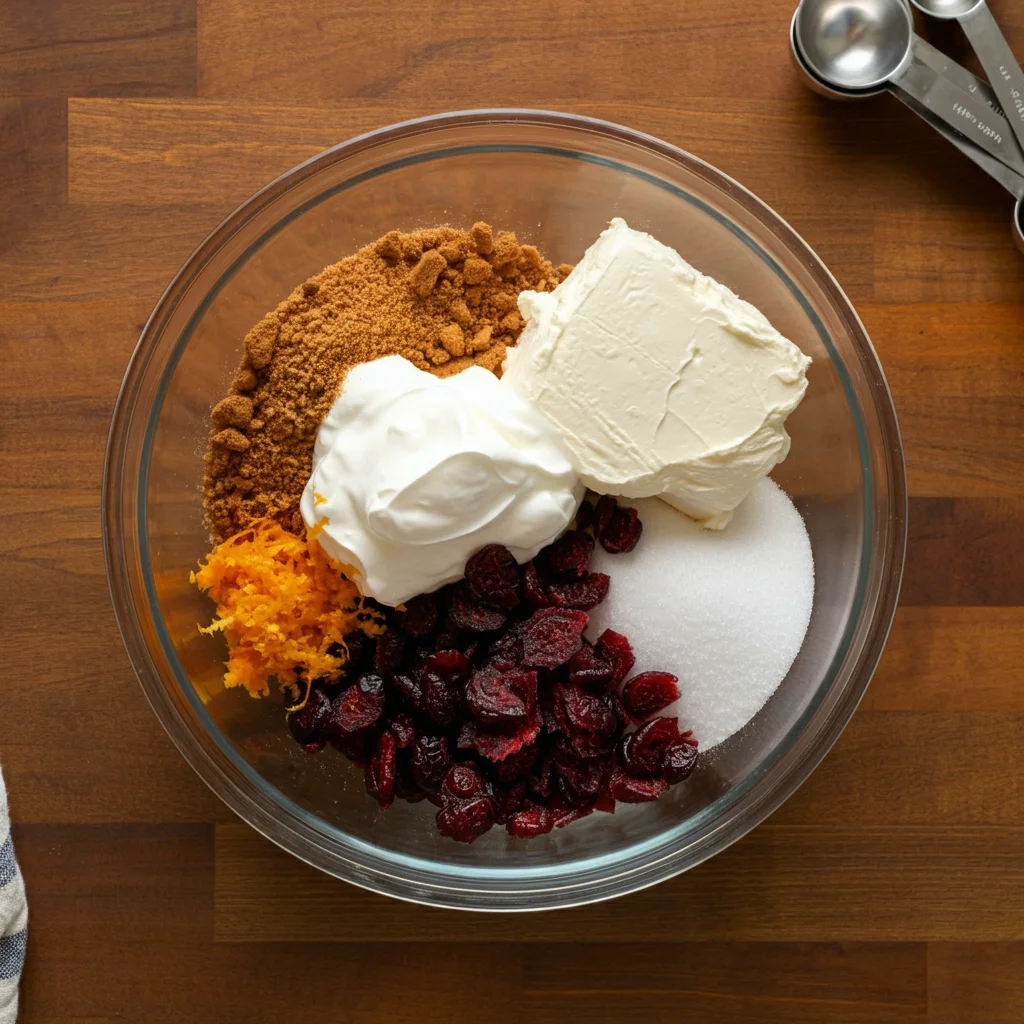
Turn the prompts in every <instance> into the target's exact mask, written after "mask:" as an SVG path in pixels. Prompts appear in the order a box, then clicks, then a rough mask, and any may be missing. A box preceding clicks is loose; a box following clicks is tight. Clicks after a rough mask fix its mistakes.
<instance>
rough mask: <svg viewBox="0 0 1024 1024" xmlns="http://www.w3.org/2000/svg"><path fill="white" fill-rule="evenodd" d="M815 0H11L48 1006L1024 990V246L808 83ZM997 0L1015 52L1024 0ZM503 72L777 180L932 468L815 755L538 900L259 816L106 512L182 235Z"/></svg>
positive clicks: (95, 1014)
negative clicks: (434, 880)
mask: <svg viewBox="0 0 1024 1024" xmlns="http://www.w3.org/2000/svg"><path fill="white" fill-rule="evenodd" d="M792 5H793V0H761V2H758V3H754V2H752V0H687V2H679V0H648V2H647V3H644V4H642V5H640V4H635V5H634V4H624V3H621V2H616V0H589V2H584V0H562V2H560V3H550V2H544V3H539V2H535V0H521V2H519V3H516V4H513V5H492V4H489V3H486V2H484V0H471V2H468V3H447V4H444V3H439V2H436V0H419V2H416V3H410V2H406V0H396V2H392V3H389V4H386V5H385V4H375V3H368V4H367V3H355V2H353V0H262V2H260V3H256V2H255V0H248V2H247V0H116V2H115V0H77V2H75V3H68V2H64V0H33V2H31V3H28V2H22V0H2V2H0V14H2V24H3V30H2V32H0V97H2V98H0V538H2V539H0V544H2V550H3V555H4V558H3V566H4V570H5V572H6V573H9V574H10V576H9V577H8V578H6V579H5V580H4V582H3V585H2V587H0V615H2V621H3V631H2V634H0V635H2V640H0V642H2V645H3V648H2V665H3V676H4V682H3V684H2V690H0V759H2V762H3V765H4V770H5V772H6V775H7V780H8V786H9V789H10V797H11V805H12V809H13V815H14V818H15V821H16V827H15V840H16V844H17V851H18V854H19V856H20V858H21V862H22V865H23V867H24V873H25V876H26V881H27V884H28V890H29V896H30V900H31V930H30V945H29V963H28V968H27V976H26V978H25V983H24V991H23V1003H24V1013H23V1020H24V1021H25V1022H28V1024H34V1022H44V1021H45V1022H48V1024H57V1022H70V1021H75V1022H80V1024H84V1022H89V1024H98V1022H101V1021H102V1022H105V1021H110V1020H114V1019H117V1020H130V1021H147V1022H148V1021H186V1020H187V1021H200V1022H221V1021H229V1020H230V1021H234V1020H239V1021H242V1020H244V1021H247V1022H259V1021H283V1020H291V1019H295V1020H299V1019H302V1020H306V1019H315V1018H319V1019H325V1020H327V1019H330V1020H344V1021H348V1022H355V1024H359V1022H381V1024H387V1022H391V1021H400V1020H401V1021H405V1020H437V1021H446V1022H462V1021H467V1022H468V1021H487V1022H494V1024H500V1022H504V1021H527V1020H529V1021H537V1022H541V1021H552V1022H554V1021H562V1020H569V1019H573V1018H575V1017H577V1016H578V1017H580V1018H583V1017H584V1016H585V1015H586V1016H587V1017H588V1018H589V1019H591V1020H593V1021H608V1022H612V1021H615V1022H618V1021H627V1020H645V1021H649V1022H658V1021H666V1022H668V1021H672V1022H676V1021H679V1020H704V1019H706V1020H712V1019H713V1020H715V1021H719V1022H733V1021H738V1022H759V1024H760V1022H775V1021H779V1022H782V1021H786V1022H795V1021H808V1022H821V1021H828V1022H834V1021H840V1022H847V1021H849V1022H854V1021H856V1022H870V1024H889V1022H903V1021H923V1020H927V1021H931V1022H933V1024H952V1022H979V1024H1000V1022H1010V1021H1014V1022H1018V1021H1021V1020H1022V1019H1024V969H1022V968H1024V669H1022V662H1024V259H1022V258H1021V257H1020V256H1019V255H1018V254H1017V253H1016V252H1015V250H1014V248H1013V246H1012V243H1011V240H1010V235H1009V229H1008V219H1009V214H1010V203H1009V201H1008V199H1007V197H1006V196H1005V195H1004V194H1002V193H1001V192H1000V191H999V189H998V188H997V187H996V186H994V185H992V184H991V183H989V182H988V181H986V180H985V179H984V178H982V176H981V175H980V173H979V172H977V171H976V169H975V168H974V167H973V166H971V165H970V164H968V163H967V162H966V161H965V160H964V159H963V158H962V157H960V156H959V155H958V154H956V153H954V152H953V151H952V150H951V149H950V148H949V147H947V146H946V145H945V144H944V143H942V142H941V140H939V139H937V138H934V137H932V135H931V134H929V132H928V130H927V129H926V128H925V127H924V126H923V125H921V124H920V123H918V122H917V120H916V119H914V118H913V117H912V116H911V115H910V114H909V113H908V112H907V111H906V110H905V109H903V108H902V107H901V106H900V105H899V104H897V103H896V102H894V101H892V100H891V99H889V98H883V99H881V100H878V101H874V102H870V103H867V104H865V105H849V106H835V105H829V104H828V103H827V102H825V101H822V100H818V99H817V98H815V97H812V96H811V95H809V94H808V93H807V92H806V91H804V89H803V87H802V86H801V85H800V84H799V82H798V81H797V78H796V75H795V73H794V71H793V69H792V68H791V66H790V58H789V53H788V49H787V29H788V22H789V17H790V15H791V12H792ZM992 7H993V8H994V10H995V13H996V15H997V17H998V18H999V19H1000V20H1001V21H1002V23H1003V24H1004V26H1005V28H1006V31H1007V35H1008V36H1009V38H1010V40H1011V42H1013V43H1014V44H1015V45H1016V47H1017V49H1018V52H1019V53H1021V54H1022V55H1024V5H1022V4H1020V3H1015V2H1014V0H992ZM932 37H933V38H938V40H939V41H940V43H941V44H942V45H943V46H944V47H946V48H947V49H949V50H950V51H951V52H952V53H954V54H955V55H956V54H959V55H962V54H963V45H962V43H961V41H960V39H959V38H958V36H957V34H956V31H955V29H951V30H950V31H948V32H942V33H940V34H939V35H938V36H937V37H936V35H935V33H932ZM487 105H496V106H497V105H504V106H509V105H533V106H543V107H548V108H554V109H564V110H570V111H576V112H580V113H585V114H592V115H595V116H598V117H604V118H609V119H611V120H615V121H620V122H622V123H624V124H628V125H631V126H632V127H635V128H638V129H642V130H643V131H647V132H651V133H654V134H655V135H658V136H661V137H662V138H664V139H667V140H668V141H670V142H673V143H676V144H678V145H680V146H682V147H684V148H686V149H689V150H691V151H692V152H694V153H696V154H697V155H699V156H701V157H703V158H704V159H706V160H709V161H711V162H712V163H714V164H716V165H717V166H718V167H720V168H722V169H723V170H724V171H725V172H726V173H728V174H730V175H732V176H734V177H735V178H737V179H738V180H739V181H741V182H742V183H743V184H745V185H746V186H748V187H749V188H751V189H752V190H753V191H754V192H756V193H757V194H758V195H759V196H760V197H761V198H762V199H764V200H765V201H766V202H767V203H769V204H770V205H771V206H773V207H774V208H775V209H776V210H777V211H778V212H779V213H780V214H781V215H782V216H783V217H785V218H786V219H788V220H789V221H790V222H791V223H792V224H793V225H794V226H795V227H796V229H797V230H798V231H800V232H801V233H802V234H803V235H804V237H805V238H807V239H808V241H809V242H810V244H811V245H812V246H813V247H814V248H815V249H816V250H817V251H818V252H819V253H820V254H821V256H822V257H823V258H824V259H825V261H826V262H827V263H828V265H829V266H830V267H831V269H832V271H833V273H834V274H835V276H836V277H837V278H838V280H839V282H840V283H841V284H842V286H843V287H844V288H845V289H846V291H847V292H848V294H849V295H850V296H851V298H852V300H853V301H854V303H855V304H856V306H857V308H858V310H859V312H860V314H861V316H862V317H863V319H864V321H865V323H866V325H867V327H868V330H869V332H870V334H871V336H872V338H873V339H874V342H875V345H876V346H877V348H878V351H879V353H880V355H881V358H882V361H883V363H884V365H885V368H886V371H887V373H888V376H889V381H890V383H891V385H892V388H893V391H894V393H895V397H896V403H897V407H898V410H899V414H900V418H901V423H902V427H903V431H904V436H905V440H906V450H907V462H908V469H909V478H910V491H911V495H912V498H911V509H910V549H909V553H908V564H907V573H906V583H905V586H904V591H903V601H902V606H901V608H900V611H899V613H898V615H897V619H896V625H895V628H894V630H893V634H892V639H891V641H890V643H889V647H888V650H887V652H886V655H885V657H884V661H883V663H882V667H881V669H880V670H879V673H878V675H877V677H876V679H875V682H874V683H873V685H872V687H871V689H870V691H869V693H868V696H867V699H866V701H865V702H864V704H863V705H862V707H861V709H860V710H859V711H858V712H857V714H856V716H855V717H854V719H853V721H852V723H851V725H850V727H849V728H848V729H847V731H846V733H845V735H844V736H843V738H842V739H841V740H840V742H839V743H838V745H837V746H836V748H835V750H834V751H833V752H832V753H831V754H830V756H829V757H828V758H827V760H826V761H825V763H824V764H823V765H822V767H821V768H820V769H819V770H818V771H817V772H816V774H815V775H814V776H813V777H812V778H811V779H810V781H809V782H807V784H806V785H805V786H804V787H803V788H802V789H801V790H800V791H799V792H798V793H797V794H796V796H794V797H793V799H791V800H790V801H789V802H788V803H787V804H786V805H785V806H784V807H783V808H782V809H781V810H779V811H778V812H777V813H776V814H775V815H774V816H773V817H772V818H771V819H770V820H769V821H768V822H767V823H766V824H764V825H762V826H761V827H760V828H758V829H757V830H756V831H754V832H753V833H752V834H751V835H750V836H748V837H747V838H746V839H744V840H743V841H742V842H740V843H738V844H737V845H736V846H734V847H732V848H731V849H730V850H728V851H727V852H725V853H723V854H722V855H720V856H719V857H717V858H715V859H713V860H712V861H710V862H709V863H707V864H705V865H704V866H702V867H700V868H698V869H697V870H695V871H693V872H691V873H690V874H688V875H685V876H683V877H681V878H678V879H676V880H675V881H672V882H669V883H666V884H664V885H662V886H659V887H657V888H654V889H652V890H648V891H646V892H644V893H641V894H638V895H636V896H632V897H628V898H626V899H623V900H620V901H616V902H613V903H606V904H602V905H598V906H593V907H588V908H584V909H581V910H574V911H565V912H559V913H554V914H546V915H539V916H538V915H531V916H518V917H505V916H469V915H459V914H455V913H450V912H442V911H437V910H429V909H423V908H417V907H413V906H407V905H403V904H401V903H398V902H392V901H388V900H386V899H383V898H379V897H375V896H372V895H369V894H367V893H364V892H362V891H360V890H358V889H355V888H352V887H349V886H346V885H344V884H342V883H339V882H335V881H332V880H331V879H329V878H327V877H325V876H321V875H319V874H317V873H316V872H314V871H313V870H311V869H307V868H305V867H304V866H302V865H301V864H299V863H298V862H296V861H293V860H292V859H290V858H289V857H288V856H287V855H285V854H284V853H281V852H279V851H278V850H277V849H276V848H275V847H273V846H271V845H270V844H269V843H267V842H265V841H264V840H263V839H262V838H260V837H259V836H258V835H257V834H256V833H255V832H252V831H250V829H249V828H248V827H247V826H245V825H243V824H241V823H239V822H238V821H237V820H236V819H234V818H233V816H232V815H231V814H230V813H229V812H228V811H227V810H226V809H225V808H224V807H222V806H221V805H220V804H219V802H218V801H217V800H216V799H215V798H214V797H213V796H212V795H211V794H210V793H209V792H207V790H206V788H205V787H204V786H203V784H202V783H201V782H200V781H199V780H198V778H197V777H196V776H194V775H193V774H192V772H191V770H190V769H189V768H188V767H187V766H186V764H185V762H184V761H183V759H182V758H181V757H180V756H179V755H178V753H177V752H176V751H175V750H174V748H173V747H172V746H171V743H170V742H169V740H168V739H167V738H166V737H165V736H164V734H163V733H162V731H161V729H160V727H159V726H158V724H157V722H156V720H155V718H154V716H153V714H152V712H151V711H150V709H149V707H148V706H147V705H146V702H145V700H144V699H143V696H142V694H141V692H140V690H139V687H138V685H137V683H136V681H135V678H134V676H133V674H132V670H131V668H130V667H129V664H128V660H127V657H126V656H125V653H124V651H123V649H122V646H121V641H120V638H119V636H118V632H117V628H116V626H115V623H114V618H113V615H112V613H111V610H110V605H109V601H108V598H107V587H106V582H105V579H104V572H103V557H102V551H101V545H100V524H99V486H100V474H101V469H102V461H103V447H104V441H105V437H106V431H107V424H108V418H109V415H110V410H111V405H112V402H113V399H114V396H115V394H116V392H117V388H118V384H119V382H120V379H121V375H122V372H123V370H124V367H125V364H126V361H127V359H128V356H129V354H130V353H131V351H132V347H133V346H134V344H135V340H136V337H137V335H138V333H139V329H140V327H141V325H142V324H143V322H144V321H145V318H146V316H147V314H148V313H149V311H150V309H151V308H152V306H153V304H154V302H155V301H156V299H157V298H158V297H159V295H160V293H161V291H162V289H163V288H164V286H165V284H166V283H167V282H168V281H169V280H170V278H171V276H172V275H173V274H174V272H175V271H176V270H177V269H178V267H179V266H180V264H181V263H182V261H183V260H184V259H185V258H186V257H187V256H188V254H189V253H190V251H191V250H192V248H193V247H194V246H195V245H196V244H197V243H198V242H199V241H200V240H201V239H202V238H203V236H204V235H205V234H206V233H207V231H208V230H209V229H210V228H212V227H213V226H214V225H215V224H216V223H217V222H218V221H219V220H220V219H221V217H223V216H224V215H225V214H226V213H227V212H228V211H230V210H231V209H232V208H233V207H234V206H235V205H236V204H237V203H239V202H240V201H241V200H243V199H245V198H246V197H247V196H248V195H249V194H250V193H251V192H253V191H254V190H255V189H256V188H257V187H259V186H260V185H262V184H263V183H265V182H266V181H268V180H269V179H271V178H272V177H274V176H275V175H277V174H278V173H280V172H281V171H284V170H285V169H287V168H288V167H290V166H291V165H293V164H295V163H296V162H298V161H299V160H302V159H304V158H306V157H308V156H310V155H312V154H313V153H315V152H317V151H318V150H320V149H321V148H323V147H325V146H327V145H329V144H332V143H335V142H337V141H339V140H341V139H344V138H346V137H348V136H350V135H352V134H354V133H356V132H360V131H363V130H365V129H368V128H372V127H376V126H380V125H384V124H387V123H389V122H392V121H395V120H398V119H400V118H406V117H410V116H413V115H419V114H425V113H430V112H436V111H441V110H446V109H457V108H464V107H482V106H487Z"/></svg>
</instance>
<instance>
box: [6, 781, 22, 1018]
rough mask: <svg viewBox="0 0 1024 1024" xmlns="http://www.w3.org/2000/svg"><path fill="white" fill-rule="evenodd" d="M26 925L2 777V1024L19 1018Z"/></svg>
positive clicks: (20, 883) (20, 882) (19, 875)
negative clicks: (19, 987)
mask: <svg viewBox="0 0 1024 1024" xmlns="http://www.w3.org/2000/svg"><path fill="white" fill-rule="evenodd" d="M27 925H28V907H27V906H26V905H25V885H24V883H23V882H22V880H21V872H20V871H19V870H18V862H17V861H16V860H15V859H14V843H13V842H12V841H11V818H10V815H9V814H8V813H7V790H6V789H4V779H3V775H0V1024H14V1021H15V1019H16V1018H17V1016H18V979H19V978H20V977H21V968H22V966H23V965H24V963H25V939H26V937H27V935H28V932H27V931H26V927H27Z"/></svg>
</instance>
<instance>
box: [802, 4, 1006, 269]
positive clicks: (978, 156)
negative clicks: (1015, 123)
mask: <svg viewBox="0 0 1024 1024" xmlns="http://www.w3.org/2000/svg"><path fill="white" fill-rule="evenodd" d="M789 46H790V51H791V53H792V55H793V60H794V62H795V63H796V67H797V70H798V71H799V72H800V74H801V76H802V77H803V80H804V83H805V84H806V85H807V86H808V88H810V89H812V90H813V91H814V92H816V93H818V94H819V95H821V96H825V97H827V98H828V99H832V100H840V101H849V100H852V101H856V100H863V99H869V98H870V97H872V96H877V95H879V94H880V93H882V92H885V91H886V87H885V86H883V87H882V88H879V89H869V90H857V89H837V88H836V87H835V86H831V85H829V84H828V83H827V82H824V81H822V80H821V79H820V78H818V76H817V75H815V73H814V72H813V71H812V70H811V68H810V67H808V65H807V62H806V61H805V60H804V57H803V54H802V53H801V52H800V47H799V45H798V44H797V38H796V15H795V14H794V15H793V20H792V21H791V22H790V26H789ZM925 46H929V44H927V43H926V44H925ZM929 49H931V50H932V51H934V55H937V58H938V59H937V60H936V63H938V64H940V65H941V63H942V62H945V63H946V64H949V65H950V66H951V67H950V70H952V72H953V76H954V77H955V80H956V81H957V83H958V84H961V85H962V87H963V88H965V89H969V87H970V85H971V84H972V81H971V80H973V83H975V84H976V85H977V86H978V87H979V91H981V90H980V87H985V83H984V82H982V81H981V79H979V78H976V77H975V76H974V75H972V74H971V72H970V71H968V70H967V69H966V68H964V67H961V65H959V64H956V63H955V62H952V61H950V60H949V59H948V58H947V57H946V56H945V55H944V54H942V53H940V51H938V50H935V48H934V47H930V46H929ZM925 56H926V57H927V59H929V60H932V59H933V54H925ZM895 95H896V96H897V98H898V99H900V100H901V101H902V102H903V103H904V104H906V106H908V107H909V108H910V109H911V110H913V111H914V113H915V114H917V115H918V116H919V117H920V118H922V119H923V120H924V121H926V122H927V123H928V124H930V125H931V126H932V128H934V129H935V130H936V131H937V132H938V133H939V134H940V135H941V136H942V137H943V138H945V139H946V140H947V141H948V142H951V143H952V144H953V145H954V146H956V148H957V149H959V150H960V152H961V153H963V154H964V156H966V157H967V158H968V159H969V160H972V161H973V162H974V163H976V164H977V165H978V166H979V167H980V168H981V169H982V170H983V171H985V173H986V174H988V175H990V176H991V177H992V178H994V179H995V180H996V181H997V182H999V184H1000V185H1002V186H1003V188H1005V189H1006V190H1007V191H1008V192H1009V193H1010V194H1011V195H1012V196H1014V197H1015V198H1016V200H1017V202H1016V205H1015V206H1014V209H1013V215H1012V219H1011V229H1012V232H1013V240H1014V242H1015V244H1016V246H1017V248H1018V249H1019V250H1020V251H1021V252H1022V253H1024V176H1021V175H1020V174H1018V173H1017V172H1016V171H1013V170H1011V169H1010V168H1009V167H1007V166H1006V165H1005V164H1004V163H1002V162H1001V161H999V160H996V159H995V158H994V157H993V156H991V155H990V154H989V153H987V152H986V151H985V150H983V149H981V148H979V147H978V146H976V145H975V144H974V143H973V142H971V141H970V140H969V139H967V138H964V136H962V135H961V134H960V133H959V132H958V131H954V130H953V129H952V128H951V127H950V126H949V125H948V124H947V123H946V122H945V121H944V120H942V118H940V117H937V116H936V115H935V114H934V113H933V112H932V111H931V110H929V109H928V108H927V107H926V106H924V104H922V103H919V102H918V101H917V100H915V99H914V98H913V97H912V96H909V95H907V94H906V93H904V92H895Z"/></svg>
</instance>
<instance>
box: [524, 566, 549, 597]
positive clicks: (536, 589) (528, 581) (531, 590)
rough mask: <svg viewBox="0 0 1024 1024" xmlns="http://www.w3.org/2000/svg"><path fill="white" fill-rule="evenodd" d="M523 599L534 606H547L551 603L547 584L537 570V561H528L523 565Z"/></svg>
mask: <svg viewBox="0 0 1024 1024" xmlns="http://www.w3.org/2000/svg"><path fill="white" fill-rule="evenodd" d="M523 599H524V600H525V601H526V603H527V604H531V605H533V606H534V608H547V607H549V606H550V605H551V595H550V594H549V593H548V587H547V584H546V583H545V582H544V581H543V580H542V579H541V578H540V573H538V572H537V563H536V562H527V563H526V565H524V566H523Z"/></svg>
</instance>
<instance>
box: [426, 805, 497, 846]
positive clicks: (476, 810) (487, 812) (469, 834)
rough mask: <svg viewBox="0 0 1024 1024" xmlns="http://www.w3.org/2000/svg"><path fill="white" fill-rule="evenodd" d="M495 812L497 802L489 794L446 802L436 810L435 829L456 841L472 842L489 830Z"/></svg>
mask: <svg viewBox="0 0 1024 1024" xmlns="http://www.w3.org/2000/svg"><path fill="white" fill-rule="evenodd" d="M496 813H497V804H496V802H495V800H494V798H493V797H490V796H481V797H477V798H476V799H475V800H465V801H462V802H460V803H458V804H451V805H447V804H446V805H445V806H444V807H442V808H441V810H440V811H438V812H437V818H436V819H435V820H436V822H437V831H438V832H440V833H441V835H443V836H447V837H448V838H449V839H454V840H456V841H457V842H460V843H472V842H474V841H475V840H477V839H479V838H480V837H481V836H482V835H483V834H484V833H485V832H488V831H490V829H491V827H492V826H493V825H494V818H495V814H496Z"/></svg>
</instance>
